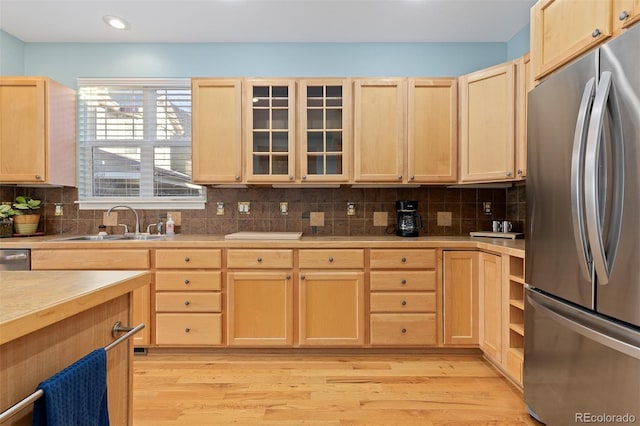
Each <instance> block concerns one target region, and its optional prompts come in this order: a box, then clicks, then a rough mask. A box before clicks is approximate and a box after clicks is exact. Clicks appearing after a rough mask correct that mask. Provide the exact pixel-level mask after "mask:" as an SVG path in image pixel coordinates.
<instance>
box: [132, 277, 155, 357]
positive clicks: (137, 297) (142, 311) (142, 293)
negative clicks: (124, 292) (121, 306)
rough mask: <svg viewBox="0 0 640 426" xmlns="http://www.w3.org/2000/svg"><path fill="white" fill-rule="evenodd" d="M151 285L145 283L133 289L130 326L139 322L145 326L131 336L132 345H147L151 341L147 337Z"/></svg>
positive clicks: (149, 318)
mask: <svg viewBox="0 0 640 426" xmlns="http://www.w3.org/2000/svg"><path fill="white" fill-rule="evenodd" d="M150 299H151V286H150V285H145V286H143V287H139V288H137V289H135V290H133V296H132V299H131V324H132V327H135V326H136V325H138V324H140V323H144V324H145V325H146V327H145V328H143V329H142V330H140V331H139V332H137V333H136V334H135V335H134V336H133V345H134V346H148V345H149V344H150V343H151V341H150V338H149V330H150V329H151V326H150V320H151V301H150Z"/></svg>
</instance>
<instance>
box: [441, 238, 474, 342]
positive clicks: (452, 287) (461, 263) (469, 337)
mask: <svg viewBox="0 0 640 426" xmlns="http://www.w3.org/2000/svg"><path fill="white" fill-rule="evenodd" d="M442 258H443V260H442V262H443V266H442V268H443V278H442V279H443V290H442V291H443V308H442V309H443V312H442V322H443V334H444V344H445V345H461V346H476V347H477V345H478V342H479V338H478V334H479V327H478V319H479V313H478V308H479V305H478V272H479V271H478V252H477V251H443V253H442Z"/></svg>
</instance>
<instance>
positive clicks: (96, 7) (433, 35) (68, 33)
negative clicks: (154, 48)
mask: <svg viewBox="0 0 640 426" xmlns="http://www.w3.org/2000/svg"><path fill="white" fill-rule="evenodd" d="M534 3H535V0H199V1H193V0H160V1H157V0H155V1H154V0H115V1H113V0H112V1H104V0H72V1H70V0H0V29H2V30H4V31H5V32H7V33H9V34H11V35H13V36H14V37H16V38H18V39H20V40H22V41H24V42H29V43H31V42H89V43H94V42H114V43H118V42H147V43H150V42H174V43H196V42H506V41H509V40H510V39H511V38H512V37H513V36H514V35H515V34H516V33H517V32H518V31H520V30H521V29H522V28H523V27H524V26H525V25H527V23H528V22H529V10H530V8H531V6H532V5H533V4H534ZM104 15H117V16H120V17H122V18H124V19H125V20H127V21H128V22H129V23H130V25H131V29H130V30H128V31H116V30H113V29H111V28H108V27H107V26H106V25H105V24H104V23H103V21H102V17H103V16H104Z"/></svg>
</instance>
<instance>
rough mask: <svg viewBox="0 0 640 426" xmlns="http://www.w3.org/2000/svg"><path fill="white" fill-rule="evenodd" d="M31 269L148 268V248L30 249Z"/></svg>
mask: <svg viewBox="0 0 640 426" xmlns="http://www.w3.org/2000/svg"><path fill="white" fill-rule="evenodd" d="M31 269H34V270H37V269H64V270H76V269H78V270H87V269H103V270H104V269H149V250H139V249H132V250H129V249H121V250H118V249H106V250H105V249H102V250H95V249H93V250H87V249H71V250H66V249H55V250H31Z"/></svg>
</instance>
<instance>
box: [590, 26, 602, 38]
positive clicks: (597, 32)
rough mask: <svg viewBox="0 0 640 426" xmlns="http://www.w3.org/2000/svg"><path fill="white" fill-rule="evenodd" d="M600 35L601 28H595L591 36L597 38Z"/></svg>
mask: <svg viewBox="0 0 640 426" xmlns="http://www.w3.org/2000/svg"><path fill="white" fill-rule="evenodd" d="M599 36H600V30H599V29H598V28H596V29H595V30H593V32H592V33H591V37H593V38H596V37H599Z"/></svg>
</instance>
